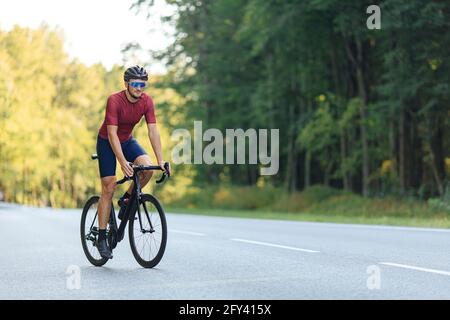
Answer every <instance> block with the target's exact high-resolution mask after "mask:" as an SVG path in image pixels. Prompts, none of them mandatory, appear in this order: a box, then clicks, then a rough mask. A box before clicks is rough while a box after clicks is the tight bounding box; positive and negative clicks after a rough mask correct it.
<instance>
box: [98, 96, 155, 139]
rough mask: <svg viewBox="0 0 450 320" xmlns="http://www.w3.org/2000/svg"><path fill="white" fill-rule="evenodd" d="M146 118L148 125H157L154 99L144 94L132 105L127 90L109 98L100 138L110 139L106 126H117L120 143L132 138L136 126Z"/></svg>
mask: <svg viewBox="0 0 450 320" xmlns="http://www.w3.org/2000/svg"><path fill="white" fill-rule="evenodd" d="M142 116H145V120H146V122H147V123H156V116H155V108H154V105H153V100H152V98H151V97H150V96H149V95H147V94H145V93H143V94H142V95H141V98H140V99H139V100H138V101H137V102H135V103H132V102H130V101H129V100H128V99H127V96H126V94H125V90H123V91H120V92H117V93H114V94H112V95H111V96H109V98H108V101H107V103H106V112H105V120H104V121H103V124H102V126H101V128H100V130H99V136H100V137H101V138H103V139H108V131H107V128H106V126H108V125H114V126H117V127H118V129H117V135H118V136H119V140H120V142H125V141H127V140H128V139H130V138H131V134H132V131H133V128H134V126H135V125H136V124H137V123H138V122H139V121H140V120H141V119H142Z"/></svg>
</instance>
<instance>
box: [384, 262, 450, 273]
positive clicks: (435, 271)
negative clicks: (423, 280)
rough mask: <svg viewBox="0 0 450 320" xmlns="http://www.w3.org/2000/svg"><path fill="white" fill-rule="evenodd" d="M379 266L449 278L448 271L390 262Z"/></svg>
mask: <svg viewBox="0 0 450 320" xmlns="http://www.w3.org/2000/svg"><path fill="white" fill-rule="evenodd" d="M380 264H382V265H385V266H391V267H397V268H404V269H411V270H417V271H423V272H429V273H437V274H442V275H444V276H450V272H449V271H442V270H435V269H427V268H420V267H414V266H408V265H405V264H398V263H391V262H380Z"/></svg>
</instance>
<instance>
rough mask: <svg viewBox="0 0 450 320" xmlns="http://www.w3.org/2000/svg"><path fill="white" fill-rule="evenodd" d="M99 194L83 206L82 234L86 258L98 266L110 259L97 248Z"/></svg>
mask: <svg viewBox="0 0 450 320" xmlns="http://www.w3.org/2000/svg"><path fill="white" fill-rule="evenodd" d="M99 199H100V198H99V197H98V196H93V197H91V198H90V199H89V200H88V201H87V202H86V204H85V205H84V208H83V213H82V214H81V224H80V236H81V244H82V246H83V251H84V254H85V255H86V258H87V259H88V260H89V262H90V263H92V264H93V265H94V266H96V267H101V266H103V265H104V264H105V263H106V262H107V261H108V259H105V258H102V257H101V256H100V253H99V252H98V249H97V239H98V230H99V226H98V211H97V207H98V201H99Z"/></svg>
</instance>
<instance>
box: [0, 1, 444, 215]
mask: <svg viewBox="0 0 450 320" xmlns="http://www.w3.org/2000/svg"><path fill="white" fill-rule="evenodd" d="M166 2H167V3H168V4H170V5H171V6H173V7H174V8H175V9H176V10H175V11H176V14H174V15H172V16H168V17H165V18H164V23H166V24H168V25H171V26H173V28H174V30H175V33H174V35H173V37H174V41H173V43H172V45H170V46H169V47H168V48H167V49H165V50H164V51H155V52H153V59H154V60H157V61H160V62H163V63H164V64H165V66H166V70H167V72H166V73H165V74H161V75H151V80H150V88H149V89H148V92H149V94H150V95H151V96H152V97H153V98H154V100H155V103H156V110H157V118H158V123H159V127H160V130H161V132H162V137H163V145H164V156H165V158H166V159H167V160H170V157H171V148H172V147H173V146H174V144H175V141H173V140H172V139H171V133H172V132H173V131H174V130H176V129H180V128H185V129H188V130H190V131H191V130H193V127H194V121H202V123H203V127H204V128H217V129H219V130H220V131H222V132H225V131H226V129H229V128H242V129H244V130H247V129H255V130H259V129H269V130H270V129H279V135H280V139H279V140H280V149H279V170H278V173H277V174H275V175H270V176H263V175H261V174H260V169H261V165H260V164H244V165H242V164H241V165H238V164H234V165H223V164H215V165H207V164H202V165H193V164H192V165H188V164H185V165H179V166H174V176H173V179H172V181H170V183H166V185H165V186H163V187H161V188H162V189H161V190H159V191H158V192H160V194H161V196H162V198H163V199H164V200H165V201H166V202H167V203H169V204H170V203H174V204H178V205H184V206H194V207H195V204H192V203H190V202H189V199H194V198H195V196H194V193H195V192H197V196H198V193H202V192H203V191H204V190H213V189H214V188H219V187H221V186H228V188H229V189H227V192H228V193H229V192H233V191H232V190H235V191H236V190H250V189H255V190H260V189H264V188H266V187H269V188H273V189H270V190H278V192H282V193H284V194H291V195H292V194H297V193H298V192H302V191H304V190H309V189H311V187H313V188H314V186H316V185H322V186H326V187H330V188H332V189H333V190H342V191H344V192H349V193H352V194H355V195H360V196H361V197H362V198H383V197H394V198H396V199H399V201H400V200H401V199H410V198H413V199H416V200H418V201H426V200H428V199H430V198H433V199H434V198H435V199H438V198H439V199H441V200H442V201H450V200H449V199H450V183H449V182H450V139H449V137H450V120H449V119H450V61H449V57H450V19H449V18H450V2H448V1H441V0H433V1H426V2H424V1H419V0H385V1H379V3H378V5H379V7H380V9H381V25H380V26H381V28H380V29H370V28H368V27H367V20H368V18H369V16H370V14H368V13H367V12H366V10H367V8H368V7H369V6H370V5H372V4H373V3H372V1H365V0H358V1H350V0H339V1H338V0H211V1H201V0H166ZM132 9H133V10H137V11H139V12H144V13H145V12H147V13H148V17H149V19H151V18H152V15H151V13H152V10H153V1H152V0H137V1H136V2H135V4H134V5H133V8H132ZM63 44H64V38H63V36H62V35H61V34H60V33H59V32H58V30H56V29H52V28H50V27H48V26H45V25H43V26H41V27H40V28H39V29H36V30H30V29H27V28H22V27H19V26H16V27H15V28H13V29H12V30H10V31H8V32H6V31H1V30H0V114H1V116H0V191H1V192H2V194H3V196H4V200H5V201H10V202H18V203H25V204H32V205H38V206H52V207H80V206H82V204H83V202H84V201H85V199H86V197H87V196H88V195H90V194H92V193H95V192H99V190H100V185H99V179H98V169H97V164H96V163H95V162H93V161H92V160H90V154H91V153H94V152H95V138H96V134H97V131H98V128H99V127H100V125H101V122H102V120H103V117H104V111H105V103H106V99H107V97H108V95H109V94H111V93H113V92H116V91H119V90H122V89H123V88H124V85H123V81H122V74H123V70H124V67H126V66H119V65H117V66H115V67H113V68H112V69H111V70H106V69H105V67H103V66H102V65H100V64H98V65H93V66H85V65H83V64H82V63H81V62H79V61H77V60H71V59H69V58H68V56H67V54H66V53H65V52H64V50H63ZM148 63H151V62H147V64H148ZM145 130H146V129H145V125H144V123H142V125H140V126H139V127H138V128H137V129H136V132H135V136H137V138H138V140H139V141H142V145H143V146H144V147H145V148H146V149H147V148H148V151H150V150H151V149H150V144H149V141H148V139H147V138H146V131H145ZM150 153H151V152H150ZM151 154H152V153H151ZM117 173H118V175H121V172H120V169H118V171H117ZM149 188H150V187H149ZM152 188H153V187H152ZM258 188H259V189H258ZM202 190H203V191H202ZM221 192H222V193H221ZM221 192H217V193H215V194H212V195H211V194H208V193H205V194H208V195H210V196H211V198H213V200H214V201H212V202H211V205H212V206H220V204H221V203H224V202H228V201H229V199H233V198H232V197H230V196H229V195H227V196H225V199H227V200H226V201H221V197H222V196H223V192H224V191H223V190H222V191H221ZM271 192H272V191H271ZM252 194H255V197H256V199H251V200H248V198H245V199H247V200H246V201H250V202H251V201H253V202H257V203H259V202H264V200H263V199H258V197H262V196H263V195H264V194H267V192H266V193H264V192H259V191H255V192H253V193H252ZM222 198H223V197H222ZM446 199H447V200H446ZM0 200H1V199H0ZM197 200H198V199H197ZM209 200H210V199H209ZM177 201H178V202H177ZM193 201H194V200H193ZM257 207H258V205H257V204H255V205H252V206H249V207H248V208H257Z"/></svg>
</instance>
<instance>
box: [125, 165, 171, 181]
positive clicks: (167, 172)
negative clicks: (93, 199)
mask: <svg viewBox="0 0 450 320" xmlns="http://www.w3.org/2000/svg"><path fill="white" fill-rule="evenodd" d="M130 165H131V167H132V168H133V171H134V174H136V173H138V172H139V171H145V170H160V171H163V169H162V168H161V167H160V166H143V165H138V166H137V165H134V164H131V163H130ZM166 178H170V164H169V162H166V163H164V172H163V174H162V176H161V178H159V179H158V180H157V181H156V183H158V184H159V183H161V182H163V181H164V180H165V179H166ZM128 180H131V177H124V178H123V179H121V180H119V181H117V184H123V183H125V182H126V181H128Z"/></svg>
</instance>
